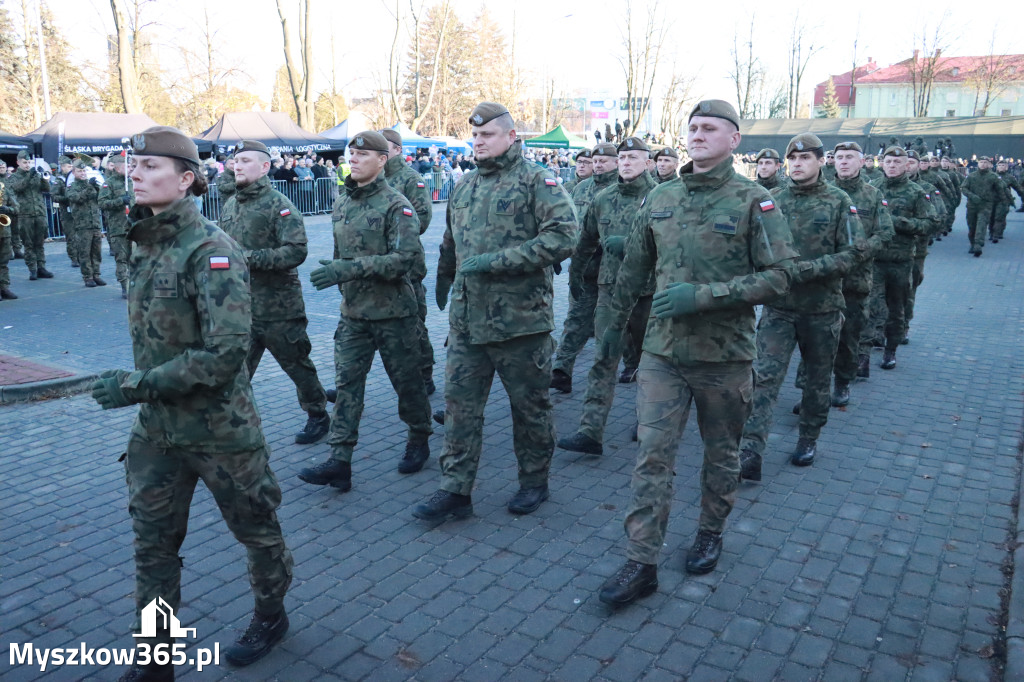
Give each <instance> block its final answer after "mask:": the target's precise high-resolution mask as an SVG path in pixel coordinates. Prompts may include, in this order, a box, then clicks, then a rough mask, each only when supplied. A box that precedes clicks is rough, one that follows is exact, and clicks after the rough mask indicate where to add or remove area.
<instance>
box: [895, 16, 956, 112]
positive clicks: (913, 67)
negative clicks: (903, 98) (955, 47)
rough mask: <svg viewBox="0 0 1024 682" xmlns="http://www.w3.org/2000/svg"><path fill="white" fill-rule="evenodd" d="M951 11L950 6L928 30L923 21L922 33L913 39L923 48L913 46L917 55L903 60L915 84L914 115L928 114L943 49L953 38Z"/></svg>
mask: <svg viewBox="0 0 1024 682" xmlns="http://www.w3.org/2000/svg"><path fill="white" fill-rule="evenodd" d="M948 20H949V11H948V10H947V11H946V13H945V14H943V15H942V18H940V19H939V21H938V23H937V24H935V27H934V29H933V30H932V31H931V32H929V29H928V26H927V25H923V26H922V28H921V31H920V33H917V34H915V36H914V43H915V44H919V45H920V48H915V49H914V56H913V57H912V58H911V59H909V60H907V61H906V62H904V63H905V64H906V65H907V69H908V71H909V74H910V84H911V86H912V88H913V95H914V101H913V110H914V116H927V115H928V109H929V107H930V106H931V101H932V86H933V85H934V83H935V79H936V77H937V76H938V75H939V74H940V73H942V72H943V71H944V67H943V64H944V60H943V59H942V51H943V50H945V49H947V48H949V47H950V45H951V44H952V42H953V38H952V36H951V34H950V33H949V30H948V28H947V22H948Z"/></svg>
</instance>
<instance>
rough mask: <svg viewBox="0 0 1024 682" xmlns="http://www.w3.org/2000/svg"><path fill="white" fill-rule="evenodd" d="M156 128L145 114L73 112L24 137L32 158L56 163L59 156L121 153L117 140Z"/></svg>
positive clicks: (48, 122)
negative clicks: (32, 149)
mask: <svg viewBox="0 0 1024 682" xmlns="http://www.w3.org/2000/svg"><path fill="white" fill-rule="evenodd" d="M155 125H157V123H156V121H154V120H153V119H151V118H150V117H149V116H146V115H145V114H109V113H106V112H91V113H76V112H68V111H62V112H60V113H58V114H55V115H54V116H53V118H51V119H50V120H49V121H47V122H46V123H44V124H43V125H41V126H39V127H38V128H36V129H35V130H33V131H32V132H31V133H29V134H28V138H29V139H31V140H32V142H33V143H34V144H35V153H36V156H41V157H42V158H44V159H46V160H47V161H49V162H56V161H57V157H59V156H61V155H62V154H67V155H71V154H78V153H81V154H89V155H90V156H104V155H106V154H107V153H108V152H117V151H121V140H122V139H123V138H125V137H131V136H132V135H134V134H136V133H141V132H142V131H143V130H145V129H146V128H149V127H151V126H155Z"/></svg>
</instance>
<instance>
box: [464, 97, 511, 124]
mask: <svg viewBox="0 0 1024 682" xmlns="http://www.w3.org/2000/svg"><path fill="white" fill-rule="evenodd" d="M505 114H508V109H506V108H505V106H504V105H503V104H498V103H497V102H480V104H477V105H476V108H474V109H473V113H471V114H470V115H469V122H470V123H471V124H473V125H475V126H482V125H483V124H485V123H489V122H491V121H493V120H494V119H496V118H498V117H499V116H503V115H505Z"/></svg>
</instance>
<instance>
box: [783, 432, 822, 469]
mask: <svg viewBox="0 0 1024 682" xmlns="http://www.w3.org/2000/svg"><path fill="white" fill-rule="evenodd" d="M817 447H818V441H816V440H814V439H813V438H803V437H801V438H799V439H797V441H796V450H794V451H793V456H792V457H790V458H789V462H790V464H793V465H794V466H798V467H809V466H811V465H812V464H814V455H815V451H816V450H817Z"/></svg>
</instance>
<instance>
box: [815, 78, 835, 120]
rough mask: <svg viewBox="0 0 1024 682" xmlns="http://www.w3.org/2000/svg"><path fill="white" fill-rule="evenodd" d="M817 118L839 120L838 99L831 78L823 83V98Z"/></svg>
mask: <svg viewBox="0 0 1024 682" xmlns="http://www.w3.org/2000/svg"><path fill="white" fill-rule="evenodd" d="M818 118H839V98H838V97H837V96H836V84H835V83H834V82H832V76H829V77H828V80H827V81H826V82H825V98H824V99H823V100H822V101H821V114H819V115H818Z"/></svg>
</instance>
